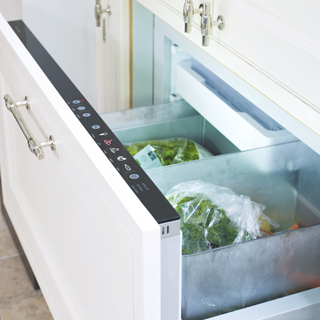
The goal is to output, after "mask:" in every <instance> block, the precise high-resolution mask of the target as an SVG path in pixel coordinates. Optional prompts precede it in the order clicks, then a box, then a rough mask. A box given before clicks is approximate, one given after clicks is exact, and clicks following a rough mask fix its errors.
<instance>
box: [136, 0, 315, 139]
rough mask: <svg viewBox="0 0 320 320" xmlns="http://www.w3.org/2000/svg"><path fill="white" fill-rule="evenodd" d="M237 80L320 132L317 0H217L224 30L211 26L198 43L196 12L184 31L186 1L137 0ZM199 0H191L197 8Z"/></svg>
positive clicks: (197, 17) (199, 35)
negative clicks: (206, 39)
mask: <svg viewBox="0 0 320 320" xmlns="http://www.w3.org/2000/svg"><path fill="white" fill-rule="evenodd" d="M138 1H139V2H140V3H141V4H143V5H144V6H145V7H147V8H148V9H149V10H150V11H152V12H153V13H154V14H155V15H157V16H158V17H159V18H161V19H162V20H163V21H164V22H166V23H167V24H169V25H170V26H172V27H173V28H174V29H176V30H177V31H179V32H180V33H182V34H184V35H185V36H186V38H187V39H189V40H190V41H192V42H193V43H195V44H196V45H197V46H199V47H201V48H202V49H203V50H204V51H205V52H207V53H208V54H209V55H211V56H212V57H213V58H215V59H216V60H218V61H219V62H220V63H222V64H223V65H224V66H226V67H227V68H228V69H230V70H231V71H233V72H234V73H235V74H236V75H238V76H239V77H240V78H242V79H243V80H245V81H246V82H247V83H249V84H250V85H251V86H253V87H254V88H255V89H257V90H258V91H260V92H261V93H262V94H263V95H265V96H266V97H268V98H269V99H270V100H271V101H273V102H274V103H276V104H277V105H278V106H279V107H281V108H283V109H284V110H285V111H286V112H288V113H289V114H291V115H292V116H293V117H295V118H296V119H299V120H300V121H301V122H302V123H303V124H304V125H305V126H307V127H308V128H310V129H311V130H313V131H314V132H316V133H317V134H320V129H319V125H318V124H319V121H320V114H319V112H320V98H319V93H318V89H317V87H318V83H319V81H320V32H319V30H320V22H319V19H318V13H319V11H320V4H319V2H317V1H309V2H308V3H305V2H301V1H287V0H281V1H266V0H259V1H249V0H215V1H213V0H212V1H209V2H211V4H212V2H213V10H212V11H213V14H212V18H213V20H215V19H216V18H217V16H218V15H222V16H223V17H224V18H225V20H226V23H225V29H224V30H222V31H220V30H219V29H218V28H217V27H214V28H213V31H212V35H211V39H210V43H209V46H208V47H203V46H202V45H201V42H202V37H201V32H200V16H199V14H196V15H194V17H193V26H192V30H191V33H188V34H187V33H184V21H183V15H182V10H183V5H184V0H174V1H169V0H138ZM201 2H202V1H200V0H194V1H193V4H194V7H195V8H198V7H199V4H200V3H201Z"/></svg>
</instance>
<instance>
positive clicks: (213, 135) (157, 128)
mask: <svg viewBox="0 0 320 320" xmlns="http://www.w3.org/2000/svg"><path fill="white" fill-rule="evenodd" d="M101 117H102V119H103V120H104V121H105V122H106V123H107V124H108V125H109V126H110V128H111V129H112V130H113V132H114V133H115V134H116V135H117V137H118V138H119V140H120V141H121V142H122V143H131V142H136V141H146V140H160V139H168V138H178V137H180V138H187V139H190V140H192V141H194V142H196V143H198V144H200V145H201V146H203V147H205V148H206V149H207V150H209V151H210V152H211V153H212V154H213V155H218V154H224V153H230V152H237V151H239V149H238V148H237V147H236V146H235V145H234V144H233V143H232V142H231V141H230V140H228V139H227V138H226V137H225V136H224V135H223V134H221V133H220V132H219V131H218V130H217V129H216V128H215V127H213V126H212V125H211V124H210V123H209V122H208V121H207V120H206V119H205V118H204V117H203V116H201V115H200V114H199V113H198V112H197V111H196V110H195V109H194V108H192V107H191V106H190V105H189V104H188V103H187V102H185V101H183V100H181V101H177V102H172V103H167V104H161V105H154V106H147V107H140V108H135V109H130V110H123V111H117V112H111V113H105V114H102V115H101Z"/></svg>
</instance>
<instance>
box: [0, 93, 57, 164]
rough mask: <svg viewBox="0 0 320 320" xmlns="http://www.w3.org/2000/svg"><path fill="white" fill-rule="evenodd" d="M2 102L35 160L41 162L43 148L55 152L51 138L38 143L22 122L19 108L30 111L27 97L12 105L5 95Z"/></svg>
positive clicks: (54, 145)
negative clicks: (24, 138)
mask: <svg viewBox="0 0 320 320" xmlns="http://www.w3.org/2000/svg"><path fill="white" fill-rule="evenodd" d="M3 98H4V101H5V103H6V107H7V109H8V110H9V111H11V113H12V114H13V116H14V118H15V119H16V121H17V122H18V125H19V127H20V129H21V131H22V132H23V134H24V135H25V137H26V139H27V143H28V148H29V150H30V151H31V152H32V153H33V154H34V155H35V156H36V157H37V159H39V160H42V159H44V157H45V154H44V152H43V150H42V148H44V147H50V148H51V150H53V151H54V150H56V143H55V140H54V137H53V136H49V140H48V141H44V142H38V140H37V139H36V138H34V136H33V135H32V133H31V131H30V129H29V128H28V126H27V124H26V122H25V121H24V119H23V117H22V115H21V113H20V111H19V109H18V108H19V107H26V108H27V110H30V102H29V101H28V97H25V100H24V101H22V102H16V103H13V102H12V100H11V98H10V96H9V95H8V94H6V95H5V96H4V97H3Z"/></svg>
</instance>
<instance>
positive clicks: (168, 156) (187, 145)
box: [124, 138, 212, 166]
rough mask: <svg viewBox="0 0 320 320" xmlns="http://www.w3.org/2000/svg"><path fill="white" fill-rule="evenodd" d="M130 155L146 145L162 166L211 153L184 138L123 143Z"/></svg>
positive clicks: (208, 155)
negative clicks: (150, 148)
mask: <svg viewBox="0 0 320 320" xmlns="http://www.w3.org/2000/svg"><path fill="white" fill-rule="evenodd" d="M124 146H125V148H126V149H127V150H128V151H129V153H130V154H131V155H132V156H135V155H136V154H137V153H138V152H141V151H142V150H143V149H144V148H146V147H148V148H149V147H152V149H153V151H154V153H155V155H156V156H157V158H158V159H159V161H160V163H161V165H162V166H167V165H170V164H175V163H181V162H187V161H192V160H198V159H203V158H207V157H211V156H212V154H211V153H210V152H209V151H208V150H206V149H205V148H203V147H201V146H200V145H198V144H197V143H195V142H193V141H191V140H188V139H185V138H170V139H165V140H149V141H138V142H132V143H124Z"/></svg>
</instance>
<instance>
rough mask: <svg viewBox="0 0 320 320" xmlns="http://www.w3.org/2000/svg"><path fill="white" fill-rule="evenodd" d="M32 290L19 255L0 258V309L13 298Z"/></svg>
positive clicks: (29, 292) (30, 292)
mask: <svg viewBox="0 0 320 320" xmlns="http://www.w3.org/2000/svg"><path fill="white" fill-rule="evenodd" d="M33 292H34V289H33V287H32V284H31V282H30V280H29V277H28V274H27V272H26V270H25V268H24V265H23V263H22V261H21V258H20V256H15V257H11V258H6V259H0V310H2V308H3V306H4V305H5V304H7V303H9V302H10V301H11V300H13V299H14V298H17V297H19V296H25V295H28V294H32V293H33Z"/></svg>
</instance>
